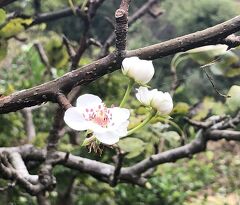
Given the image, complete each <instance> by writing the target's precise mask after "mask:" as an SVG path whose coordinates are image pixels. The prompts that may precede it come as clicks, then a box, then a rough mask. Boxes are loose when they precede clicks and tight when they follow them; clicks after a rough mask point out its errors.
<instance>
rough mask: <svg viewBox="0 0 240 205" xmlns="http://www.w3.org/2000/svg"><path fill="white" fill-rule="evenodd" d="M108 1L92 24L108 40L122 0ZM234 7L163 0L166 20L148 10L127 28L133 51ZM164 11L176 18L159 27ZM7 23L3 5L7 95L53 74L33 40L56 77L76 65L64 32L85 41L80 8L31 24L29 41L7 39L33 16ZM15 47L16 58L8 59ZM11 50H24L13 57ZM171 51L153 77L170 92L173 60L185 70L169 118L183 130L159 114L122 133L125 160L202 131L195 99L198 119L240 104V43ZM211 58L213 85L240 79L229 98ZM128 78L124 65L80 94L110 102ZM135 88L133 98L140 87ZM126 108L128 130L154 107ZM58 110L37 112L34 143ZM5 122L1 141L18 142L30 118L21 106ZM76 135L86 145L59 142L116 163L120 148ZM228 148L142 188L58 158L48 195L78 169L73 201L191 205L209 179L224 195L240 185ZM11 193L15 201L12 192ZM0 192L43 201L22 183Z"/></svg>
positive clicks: (93, 53)
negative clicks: (96, 148) (94, 145)
mask: <svg viewBox="0 0 240 205" xmlns="http://www.w3.org/2000/svg"><path fill="white" fill-rule="evenodd" d="M83 1H85V0H75V1H74V0H72V1H70V2H72V4H73V5H77V4H79V3H82V2H83ZM105 2H106V3H104V4H103V7H102V8H101V9H100V10H99V11H98V13H97V14H96V15H97V16H96V19H95V20H94V21H93V22H92V25H93V26H92V29H91V34H92V35H93V36H95V35H96V40H100V41H103V40H104V39H106V37H107V36H108V35H109V33H110V32H111V31H112V26H111V25H109V23H108V22H107V21H104V20H103V19H104V17H105V16H108V17H112V16H113V15H114V9H115V8H116V7H117V5H118V3H119V2H118V1H105ZM144 2H145V1H144V0H141V1H140V0H139V1H132V6H131V8H130V14H132V12H133V10H137V7H138V6H140V5H141V3H144ZM31 3H32V2H31V1H23V2H20V1H19V2H18V1H17V2H15V5H14V6H12V7H10V9H9V11H15V10H20V11H22V12H23V13H26V14H33V13H34V10H33V9H32V7H31ZM236 5H237V4H235V2H234V1H233V0H219V1H215V0H210V1H209V0H178V1H174V0H166V1H165V2H164V3H163V4H162V7H163V8H164V9H165V10H166V12H165V14H164V15H165V16H162V17H161V18H160V20H158V19H157V20H152V19H150V18H149V17H148V16H147V17H146V16H145V17H143V18H142V19H140V20H138V21H137V22H135V23H134V24H133V25H132V26H131V27H130V28H129V35H128V39H129V40H128V49H133V48H139V47H142V46H146V45H149V44H151V43H155V42H159V41H161V40H162V39H164V38H168V39H169V38H170V37H171V33H170V34H169V33H167V34H166V33H164V32H163V27H164V28H165V27H166V28H167V29H169V28H170V30H171V29H173V30H174V35H179V34H183V33H188V32H191V31H196V30H199V29H202V28H206V27H208V26H210V25H215V24H216V23H218V22H221V21H223V20H227V19H229V18H230V17H232V16H234V15H235V14H236V11H237V10H238V6H236ZM66 6H69V1H67V0H59V1H42V12H48V11H53V10H57V9H61V8H64V7H66ZM162 18H163V19H164V18H165V19H167V20H168V24H170V26H169V25H167V24H163V26H159V25H161V24H162V23H163V21H162V20H161V19H162ZM5 21H6V12H5V11H3V10H1V9H0V27H1V30H0V36H1V39H0V61H1V60H2V62H5V61H3V60H6V61H9V62H7V63H6V64H3V66H1V73H0V91H1V93H2V94H3V95H8V94H10V93H12V92H14V91H16V90H22V89H26V88H30V87H32V86H35V85H37V84H41V83H43V82H45V81H48V80H50V76H48V75H47V74H46V68H45V66H44V64H43V63H42V62H41V59H40V57H39V54H38V53H37V51H36V49H35V47H34V46H33V44H34V42H40V43H42V45H43V47H44V49H45V50H46V53H47V56H48V58H49V63H50V65H51V66H52V70H53V72H54V74H55V76H54V77H58V76H61V75H63V74H64V73H66V72H67V71H68V69H69V64H70V63H69V58H68V54H67V52H66V48H65V47H64V46H63V44H62V38H61V34H62V33H64V34H66V35H67V36H68V37H69V38H70V40H76V41H73V42H71V43H72V44H73V45H74V46H75V45H77V44H78V41H79V39H80V38H81V35H82V32H83V30H84V29H83V28H84V24H83V23H82V22H81V21H80V20H79V18H78V17H77V16H72V17H69V18H64V19H61V20H59V21H54V22H51V23H48V24H47V25H46V29H39V27H38V28H37V29H35V28H33V29H32V30H30V32H26V33H25V34H24V35H25V36H26V38H27V39H28V40H27V42H23V43H19V42H17V41H15V40H14V39H11V40H9V45H7V41H6V40H5V38H9V37H12V36H15V35H18V34H19V33H24V30H25V26H26V25H28V24H30V23H31V21H32V20H31V19H21V18H17V19H12V20H11V21H9V22H5ZM76 22H77V23H76ZM5 23H6V24H5ZM43 27H45V25H44V26H43ZM34 29H35V30H34ZM43 36H45V37H43ZM12 44H13V45H12ZM15 44H16V45H15ZM9 49H12V50H9ZM203 50H204V51H203ZM7 51H9V52H7ZM7 53H8V56H7V57H6V55H7ZM12 53H14V54H15V55H14V56H16V57H12V56H11V54H12ZM98 53H99V48H96V47H94V46H93V47H91V48H90V49H89V50H88V52H86V53H85V54H84V56H83V57H82V58H81V61H80V66H84V65H86V64H88V63H90V62H92V60H93V59H96V58H97V56H98ZM171 59H172V57H169V58H164V59H163V60H156V61H154V65H155V67H156V74H155V82H153V84H154V86H155V87H157V88H159V89H161V90H169V88H170V86H171V83H172V76H171V72H170V67H171V66H172V67H173V68H175V69H176V71H177V75H178V78H179V79H180V81H181V82H182V81H183V82H182V84H181V85H180V86H179V87H178V89H177V91H176V94H175V95H174V104H175V106H174V110H173V112H172V115H171V116H172V117H173V119H172V121H174V123H176V124H177V125H178V126H179V127H180V128H176V126H174V124H173V123H172V124H171V123H169V122H167V121H164V122H163V121H161V120H160V119H155V121H151V123H150V124H149V125H148V126H145V127H143V128H142V129H141V130H139V132H138V133H137V134H136V135H132V136H131V137H127V138H125V139H122V140H121V141H120V142H119V146H120V147H121V148H122V149H123V150H124V151H126V152H128V155H127V156H126V157H125V159H124V166H128V165H132V164H133V163H135V162H139V161H140V160H142V159H144V158H145V157H148V156H150V155H151V154H154V153H155V152H156V149H158V150H159V151H160V152H162V151H165V150H168V149H171V148H175V147H179V146H180V144H181V137H180V134H181V131H182V130H183V131H184V132H185V133H186V141H187V142H189V141H191V140H192V139H193V138H194V137H195V136H196V131H195V130H194V128H193V127H191V126H187V125H186V122H185V121H184V120H183V117H184V116H186V115H187V114H188V113H189V112H191V111H192V107H193V106H194V105H195V104H197V105H196V107H195V108H194V113H193V114H192V115H191V117H192V118H193V119H196V120H201V119H202V118H206V117H207V116H208V115H209V113H211V114H213V115H222V114H226V113H230V114H234V112H235V111H236V109H237V108H239V102H240V98H239V93H240V92H239V86H238V85H239V83H240V82H239V78H238V77H239V74H240V71H239V51H238V49H236V50H231V51H227V52H225V50H223V49H221V47H208V49H207V50H206V47H205V48H199V49H194V50H191V51H189V52H185V53H180V54H177V55H176V56H175V57H174V59H173V61H172V64H171V63H170V60H171ZM2 62H1V63H2ZM206 64H211V65H208V66H206V69H207V71H209V72H210V73H211V74H212V75H213V78H214V83H215V86H216V87H217V88H218V89H219V90H220V91H223V92H224V93H226V92H227V90H229V88H230V86H231V85H232V84H236V85H235V86H233V87H231V89H230V91H229V93H228V94H229V95H231V98H228V99H224V98H222V97H221V96H219V95H218V94H217V93H216V92H215V91H214V89H213V88H212V85H211V83H210V82H209V80H208V79H207V77H206V75H205V74H204V72H203V71H202V69H200V66H203V65H206ZM233 81H234V83H233ZM127 83H128V79H127V78H126V77H125V76H123V75H122V74H121V71H116V72H114V73H112V74H109V75H106V76H104V77H102V78H100V79H98V80H97V81H95V82H94V83H91V84H90V85H88V86H82V88H81V89H82V90H81V91H82V93H92V94H96V95H98V96H100V97H101V98H102V99H103V100H104V102H105V103H106V104H107V105H108V106H111V105H112V104H114V105H117V104H118V103H119V102H120V100H121V98H122V97H123V95H124V91H125V89H126V87H127ZM131 94H132V96H134V91H133V92H132V93H131ZM225 102H226V103H225ZM127 107H131V108H134V109H135V111H133V110H132V111H131V124H130V126H129V128H131V127H134V126H135V125H136V124H138V123H139V122H141V121H142V120H144V118H145V117H146V114H147V112H148V110H146V109H145V108H143V107H142V106H140V104H139V102H138V101H137V100H136V99H135V98H134V97H132V98H130V99H129V100H128V102H127ZM55 108H56V107H54V106H52V105H44V106H42V107H41V108H38V109H36V110H34V111H33V120H34V123H35V127H36V133H37V136H36V137H35V139H34V141H33V144H34V145H35V146H37V147H39V148H43V147H45V145H46V138H47V136H48V134H49V130H50V129H51V128H52V117H53V114H54V112H55ZM0 124H1V125H2V126H1V127H0V146H14V145H19V144H22V143H24V142H25V141H26V133H25V131H24V119H23V117H22V115H21V114H20V113H19V112H17V113H10V114H8V115H1V116H0ZM179 129H180V131H179ZM77 139H78V140H79V139H80V140H79V141H80V142H79V145H74V144H71V143H70V141H71V140H70V139H69V136H68V135H67V134H66V135H64V136H63V137H62V139H61V141H60V144H59V150H63V151H71V153H73V154H76V155H80V156H82V157H88V158H91V159H96V160H99V161H102V162H105V163H109V164H113V160H112V158H113V155H115V152H114V150H113V149H109V148H105V149H104V152H103V155H102V156H98V155H96V154H94V153H88V150H87V149H86V148H82V147H81V146H80V144H81V142H82V140H83V136H82V135H80V136H78V138H77ZM231 151H232V150H231ZM225 155H226V150H223V151H222V155H221V154H218V156H220V157H219V158H216V156H215V150H214V151H212V152H207V153H206V154H202V155H200V157H193V158H192V159H186V160H181V161H178V162H176V163H174V164H164V165H161V166H159V167H158V168H157V170H156V171H155V172H154V175H153V177H151V178H150V180H149V183H147V184H146V187H144V188H142V187H137V186H133V185H129V184H119V185H118V186H117V187H115V188H112V187H110V186H109V185H107V184H105V183H102V182H100V181H99V180H97V179H94V178H92V177H90V176H89V175H85V174H83V173H79V172H74V171H72V170H70V169H67V168H63V167H62V166H56V167H55V168H54V175H56V177H57V182H58V184H57V188H56V190H55V191H54V192H52V193H50V198H51V202H52V203H53V202H56V200H57V197H58V195H60V194H63V193H64V191H66V190H67V188H68V186H69V185H70V184H71V180H70V179H72V178H74V177H75V178H76V179H75V183H74V188H73V189H74V191H73V201H74V204H79V205H80V204H81V205H85V204H86V205H88V204H96V205H101V204H104V205H105V204H109V205H115V204H120V205H121V204H133V205H134V204H136V205H139V204H153V205H154V204H156V205H157V204H161V205H175V204H184V205H185V204H188V201H189V198H191V197H193V198H197V197H198V195H199V194H201V192H202V191H203V190H205V189H206V187H210V186H211V184H213V183H214V186H213V187H211V188H212V189H213V191H216V192H220V193H221V190H222V189H223V188H225V189H226V192H227V191H228V192H232V191H235V190H238V189H240V186H239V183H238V182H236V181H237V180H235V179H236V178H239V174H236V173H239V172H238V170H239V159H237V156H239V155H238V153H236V157H235V158H231V157H229V158H230V159H228V160H227V159H226V156H225ZM231 156H232V153H231ZM31 171H34V170H31ZM219 172H220V173H221V175H220V177H222V178H224V179H225V181H224V182H225V183H221V182H219V183H218V181H221V180H219V176H218V175H217V173H219ZM228 173H229V174H228ZM226 178H227V179H228V180H227V181H226ZM4 185H6V181H0V186H4ZM7 197H9V198H10V199H6V198H7ZM3 199H4V200H3ZM0 200H1V201H2V202H3V203H4V204H7V203H8V202H9V201H11V203H15V204H20V205H25V204H36V200H35V199H33V197H31V196H29V195H22V194H21V192H20V191H19V189H18V188H13V191H10V193H7V192H4V194H2V193H0ZM5 202H6V203H5Z"/></svg>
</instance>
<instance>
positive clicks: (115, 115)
mask: <svg viewBox="0 0 240 205" xmlns="http://www.w3.org/2000/svg"><path fill="white" fill-rule="evenodd" d="M109 110H110V113H111V114H112V120H111V122H112V123H114V124H121V123H122V122H124V121H126V120H128V119H129V117H130V111H129V110H128V109H126V108H120V107H114V108H109Z"/></svg>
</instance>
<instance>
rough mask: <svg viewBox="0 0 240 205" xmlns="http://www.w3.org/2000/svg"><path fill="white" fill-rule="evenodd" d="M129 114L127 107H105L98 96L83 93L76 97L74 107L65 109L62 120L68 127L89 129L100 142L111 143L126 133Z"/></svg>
mask: <svg viewBox="0 0 240 205" xmlns="http://www.w3.org/2000/svg"><path fill="white" fill-rule="evenodd" d="M129 116H130V112H129V110H128V109H125V108H119V107H113V108H107V107H106V105H105V104H104V103H103V102H102V100H101V99H100V98H99V97H98V96H96V95H92V94H84V95H81V96H79V97H78V99H77V104H76V107H71V108H69V109H67V110H66V112H65V114H64V121H65V123H66V124H67V125H68V126H69V127H70V128H72V129H74V130H78V131H84V130H89V131H91V132H92V133H93V136H94V137H96V138H97V140H99V141H100V142H101V143H104V144H107V145H112V144H115V143H117V142H118V141H119V138H120V137H123V136H126V135H127V127H128V124H129V121H128V119H129Z"/></svg>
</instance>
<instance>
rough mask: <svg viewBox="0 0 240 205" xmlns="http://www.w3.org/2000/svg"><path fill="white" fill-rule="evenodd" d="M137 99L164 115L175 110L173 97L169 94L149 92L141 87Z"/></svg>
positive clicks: (155, 90) (155, 91) (156, 91)
mask: <svg viewBox="0 0 240 205" xmlns="http://www.w3.org/2000/svg"><path fill="white" fill-rule="evenodd" d="M136 97H137V99H138V100H139V101H140V102H141V103H142V104H144V105H145V106H150V107H152V108H154V109H156V110H157V111H158V112H159V113H160V114H162V115H167V114H169V113H170V112H171V111H172V109H173V101H172V97H171V95H170V94H169V93H168V92H165V93H163V92H162V91H158V90H157V89H154V90H148V89H147V88H146V87H142V86H141V87H140V88H139V89H137V94H136Z"/></svg>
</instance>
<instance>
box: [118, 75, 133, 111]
mask: <svg viewBox="0 0 240 205" xmlns="http://www.w3.org/2000/svg"><path fill="white" fill-rule="evenodd" d="M134 83H135V81H134V80H132V79H130V81H129V83H128V87H127V90H126V92H125V94H124V96H123V99H122V102H121V103H120V105H119V107H123V106H124V104H125V103H126V101H127V98H128V96H129V94H130V92H131V90H132V87H133V85H134Z"/></svg>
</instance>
